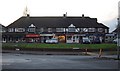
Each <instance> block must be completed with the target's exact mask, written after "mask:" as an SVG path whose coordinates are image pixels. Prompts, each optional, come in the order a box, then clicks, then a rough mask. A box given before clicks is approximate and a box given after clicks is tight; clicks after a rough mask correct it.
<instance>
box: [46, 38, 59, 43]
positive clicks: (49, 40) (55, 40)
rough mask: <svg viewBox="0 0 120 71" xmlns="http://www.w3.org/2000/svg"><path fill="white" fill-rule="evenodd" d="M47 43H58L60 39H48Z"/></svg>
mask: <svg viewBox="0 0 120 71" xmlns="http://www.w3.org/2000/svg"><path fill="white" fill-rule="evenodd" d="M46 43H58V39H57V38H52V39H47V40H46Z"/></svg>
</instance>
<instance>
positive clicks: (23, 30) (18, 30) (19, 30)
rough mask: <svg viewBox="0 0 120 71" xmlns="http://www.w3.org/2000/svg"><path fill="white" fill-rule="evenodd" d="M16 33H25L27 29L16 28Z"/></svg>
mask: <svg viewBox="0 0 120 71" xmlns="http://www.w3.org/2000/svg"><path fill="white" fill-rule="evenodd" d="M15 32H25V28H15Z"/></svg>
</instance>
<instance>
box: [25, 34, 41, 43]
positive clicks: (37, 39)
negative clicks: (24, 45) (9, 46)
mask: <svg viewBox="0 0 120 71" xmlns="http://www.w3.org/2000/svg"><path fill="white" fill-rule="evenodd" d="M26 42H31V43H34V42H40V35H39V34H26Z"/></svg>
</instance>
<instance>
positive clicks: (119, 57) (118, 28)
mask: <svg viewBox="0 0 120 71" xmlns="http://www.w3.org/2000/svg"><path fill="white" fill-rule="evenodd" d="M117 20H118V26H117V37H118V42H117V59H118V60H119V59H120V56H119V54H120V1H119V2H118V19H117Z"/></svg>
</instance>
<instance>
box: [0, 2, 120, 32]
mask: <svg viewBox="0 0 120 71" xmlns="http://www.w3.org/2000/svg"><path fill="white" fill-rule="evenodd" d="M118 2H119V0H0V23H1V24H3V25H5V26H7V25H9V24H10V23H12V22H14V21H15V20H17V19H18V18H20V17H21V16H23V11H24V9H25V7H26V6H27V7H28V9H29V12H30V16H62V15H63V13H66V12H67V15H68V16H81V15H82V14H84V15H85V16H89V17H91V18H97V19H98V22H99V23H103V24H104V25H106V26H108V27H110V31H112V30H114V29H115V27H116V25H117V19H116V18H117V17H118Z"/></svg>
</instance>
